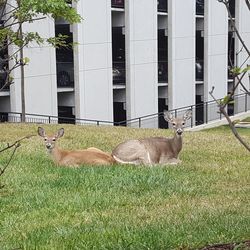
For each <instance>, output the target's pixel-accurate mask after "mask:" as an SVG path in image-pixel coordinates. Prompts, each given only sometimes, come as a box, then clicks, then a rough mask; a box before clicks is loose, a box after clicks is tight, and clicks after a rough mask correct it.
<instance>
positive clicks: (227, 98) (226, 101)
mask: <svg viewBox="0 0 250 250" xmlns="http://www.w3.org/2000/svg"><path fill="white" fill-rule="evenodd" d="M233 103H235V102H234V101H233V100H232V98H230V96H229V95H226V96H225V97H224V98H223V99H221V100H220V104H221V105H227V104H233Z"/></svg>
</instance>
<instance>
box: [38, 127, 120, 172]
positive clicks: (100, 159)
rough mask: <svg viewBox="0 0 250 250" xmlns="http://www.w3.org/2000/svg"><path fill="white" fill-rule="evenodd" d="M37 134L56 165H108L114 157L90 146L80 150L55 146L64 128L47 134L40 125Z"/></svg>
mask: <svg viewBox="0 0 250 250" xmlns="http://www.w3.org/2000/svg"><path fill="white" fill-rule="evenodd" d="M38 135H40V136H41V137H42V138H44V142H45V147H46V148H47V150H48V153H49V154H50V155H51V156H52V159H53V161H54V163H55V164H56V165H59V166H71V167H79V166H80V165H83V164H88V165H110V164H113V163H115V160H114V158H113V157H112V156H111V155H110V154H108V153H106V152H103V151H102V150H101V149H98V148H95V147H90V148H87V149H82V150H72V151H69V150H62V149H59V148H58V147H57V146H56V141H57V140H58V139H59V138H60V137H62V136H63V135H64V129H63V128H61V129H59V130H58V131H57V132H56V133H55V134H54V135H52V136H47V135H46V133H45V130H44V129H43V128H42V127H38Z"/></svg>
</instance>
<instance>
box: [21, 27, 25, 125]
mask: <svg viewBox="0 0 250 250" xmlns="http://www.w3.org/2000/svg"><path fill="white" fill-rule="evenodd" d="M20 40H21V41H22V40H23V29H22V23H21V24H20ZM23 49H24V48H23V46H21V47H20V70H21V122H25V113H26V108H25V83H24V62H23V58H24V56H23Z"/></svg>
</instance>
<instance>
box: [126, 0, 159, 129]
mask: <svg viewBox="0 0 250 250" xmlns="http://www.w3.org/2000/svg"><path fill="white" fill-rule="evenodd" d="M125 41H126V79H127V80H126V101H127V103H126V109H127V119H133V118H136V117H140V116H145V115H150V114H153V113H157V112H158V87H157V0H147V1H145V0H126V1H125ZM157 124H158V121H157V119H150V120H145V121H143V122H142V124H141V126H142V127H157ZM136 126H138V124H137V125H136Z"/></svg>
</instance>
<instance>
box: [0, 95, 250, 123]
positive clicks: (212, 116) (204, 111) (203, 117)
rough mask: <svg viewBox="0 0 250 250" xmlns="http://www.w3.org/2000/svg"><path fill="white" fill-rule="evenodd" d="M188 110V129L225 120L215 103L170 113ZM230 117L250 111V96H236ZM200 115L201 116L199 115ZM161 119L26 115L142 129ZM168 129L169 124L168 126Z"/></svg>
mask: <svg viewBox="0 0 250 250" xmlns="http://www.w3.org/2000/svg"><path fill="white" fill-rule="evenodd" d="M188 109H191V110H192V111H193V114H195V115H193V116H192V118H191V119H190V120H189V121H188V123H187V124H186V126H187V127H193V126H197V125H201V124H205V123H209V122H211V121H215V120H220V119H222V118H223V115H222V114H221V113H220V112H219V109H218V105H217V103H216V102H215V101H210V102H205V103H201V104H198V105H190V106H186V107H182V108H178V109H174V110H169V112H171V113H173V114H174V115H175V116H181V115H183V114H184V113H185V112H186V111H187V110H188ZM227 109H228V113H229V115H235V114H239V113H243V112H247V111H249V110H250V95H248V94H247V93H244V94H240V95H236V96H234V98H233V103H232V104H229V105H228V107H227ZM197 114H200V115H197ZM21 117H22V115H21V113H15V112H8V113H0V118H1V119H0V121H1V122H4V121H8V122H21V120H22V119H21ZM159 117H163V112H161V113H155V114H151V115H146V116H141V117H138V118H135V119H130V120H126V121H121V122H112V121H103V120H92V119H78V118H72V117H58V116H50V115H38V114H26V115H25V121H26V122H28V123H47V124H57V123H58V120H63V121H64V123H67V121H68V123H75V124H79V125H97V126H99V125H117V126H119V125H124V123H126V124H127V126H130V127H135V128H141V127H152V128H155V127H159V126H158V122H159ZM164 127H167V123H166V126H164Z"/></svg>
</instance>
